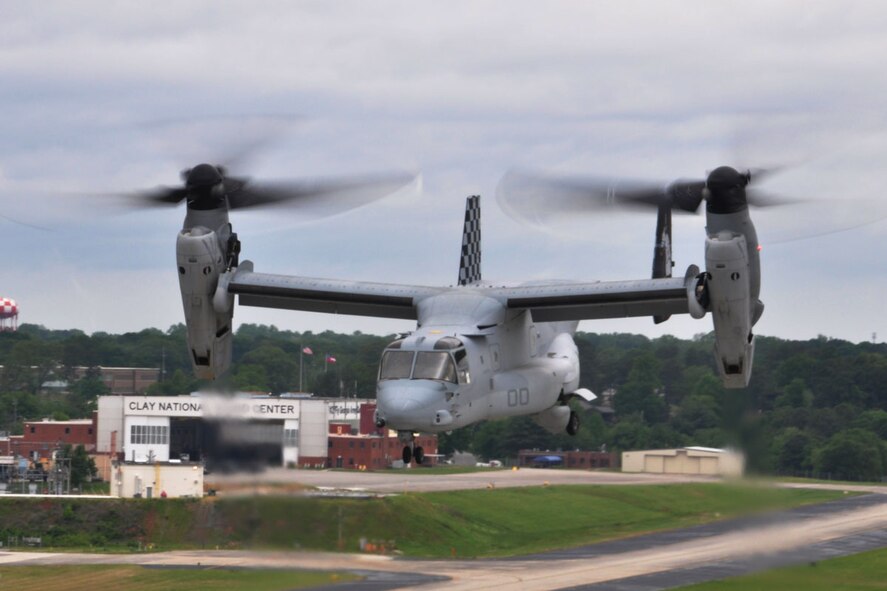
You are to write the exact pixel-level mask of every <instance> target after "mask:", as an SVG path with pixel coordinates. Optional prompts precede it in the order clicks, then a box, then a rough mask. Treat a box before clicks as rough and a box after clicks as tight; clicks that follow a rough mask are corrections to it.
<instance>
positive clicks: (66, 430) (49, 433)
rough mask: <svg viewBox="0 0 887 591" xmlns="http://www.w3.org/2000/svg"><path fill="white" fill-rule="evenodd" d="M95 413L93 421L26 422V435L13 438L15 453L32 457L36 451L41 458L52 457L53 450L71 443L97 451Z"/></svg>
mask: <svg viewBox="0 0 887 591" xmlns="http://www.w3.org/2000/svg"><path fill="white" fill-rule="evenodd" d="M95 420H96V419H95V415H93V417H92V422H91V423H83V424H80V423H77V424H71V423H56V422H51V421H49V422H44V421H30V422H26V423H25V430H24V435H22V438H21V439H11V440H10V441H11V447H12V449H11V452H12V454H13V455H20V456H25V457H30V456H31V453H32V452H34V451H36V452H37V454H38V456H39V457H41V458H46V457H50V455H51V454H52V452H53V450H55V449H57V448H58V447H60V446H61V445H64V444H66V443H69V444H71V445H73V446H77V445H83V446H84V447H85V448H86V451H95V444H96V437H97V436H96V424H95Z"/></svg>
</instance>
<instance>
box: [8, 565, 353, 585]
mask: <svg viewBox="0 0 887 591" xmlns="http://www.w3.org/2000/svg"><path fill="white" fill-rule="evenodd" d="M357 578H359V577H356V576H354V575H350V574H347V573H328V572H319V571H295V570H233V569H221V568H219V569H216V568H214V569H180V568H175V569H166V568H145V567H142V566H132V565H119V566H118V565H84V566H3V567H0V588H2V589H40V591H95V590H96V589H126V590H127V591H210V590H213V589H219V590H224V591H284V590H287V589H301V588H304V587H315V586H319V585H328V584H331V583H339V582H342V581H352V580H354V579H357Z"/></svg>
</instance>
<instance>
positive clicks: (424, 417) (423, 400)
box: [376, 380, 446, 430]
mask: <svg viewBox="0 0 887 591" xmlns="http://www.w3.org/2000/svg"><path fill="white" fill-rule="evenodd" d="M445 392H446V388H445V387H444V385H443V384H441V383H438V382H425V381H417V380H389V381H385V382H382V383H380V384H379V389H378V391H377V392H376V406H377V409H378V413H379V416H381V417H384V419H385V422H386V424H387V425H388V426H389V427H390V428H392V429H403V430H407V429H423V428H428V427H429V426H430V425H431V423H432V421H433V420H434V413H435V412H436V411H437V410H440V409H441V408H443V404H444V402H445V397H444V394H445Z"/></svg>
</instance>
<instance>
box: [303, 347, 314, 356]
mask: <svg viewBox="0 0 887 591" xmlns="http://www.w3.org/2000/svg"><path fill="white" fill-rule="evenodd" d="M302 353H304V354H305V355H314V351H312V350H311V347H303V348H302Z"/></svg>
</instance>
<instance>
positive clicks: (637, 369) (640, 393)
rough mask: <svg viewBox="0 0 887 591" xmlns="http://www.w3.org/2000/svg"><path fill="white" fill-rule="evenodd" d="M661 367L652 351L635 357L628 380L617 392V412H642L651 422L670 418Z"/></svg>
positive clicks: (627, 413)
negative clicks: (660, 378)
mask: <svg viewBox="0 0 887 591" xmlns="http://www.w3.org/2000/svg"><path fill="white" fill-rule="evenodd" d="M659 369H660V363H659V361H658V360H657V359H656V358H655V357H654V356H653V355H652V354H650V353H645V354H643V355H640V356H638V358H637V359H635V361H634V363H633V364H632V366H631V371H630V372H629V374H628V380H627V381H626V382H625V383H624V384H623V385H622V387H620V388H619V390H618V391H617V393H616V412H617V413H618V414H619V415H620V416H625V415H630V414H640V415H641V416H642V417H643V419H644V421H646V422H647V423H650V424H653V423H659V422H662V421H664V420H666V419H667V418H668V408H667V407H666V404H665V400H664V392H662V391H661V388H662V383H661V382H660V380H659Z"/></svg>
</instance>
